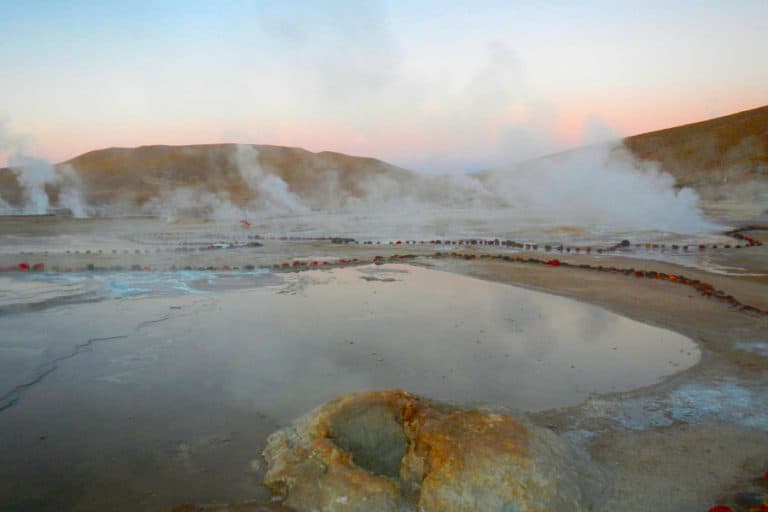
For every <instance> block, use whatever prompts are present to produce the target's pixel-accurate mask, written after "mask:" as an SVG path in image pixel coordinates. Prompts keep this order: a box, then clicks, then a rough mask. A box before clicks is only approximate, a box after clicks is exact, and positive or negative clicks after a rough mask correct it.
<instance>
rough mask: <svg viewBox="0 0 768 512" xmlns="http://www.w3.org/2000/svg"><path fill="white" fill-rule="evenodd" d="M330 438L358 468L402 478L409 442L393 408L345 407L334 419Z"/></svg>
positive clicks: (383, 406)
mask: <svg viewBox="0 0 768 512" xmlns="http://www.w3.org/2000/svg"><path fill="white" fill-rule="evenodd" d="M331 435H332V438H333V441H334V442H335V443H336V445H337V446H338V447H339V448H341V449H342V450H344V451H345V452H347V453H349V454H351V455H352V461H353V462H354V463H355V465H357V466H358V467H360V468H362V469H364V470H366V471H369V472H371V473H373V474H376V475H381V476H387V477H390V478H393V479H397V478H399V476H400V465H401V462H402V459H403V455H404V454H405V448H406V444H407V441H406V438H405V434H404V433H403V424H402V419H401V418H400V417H399V414H397V413H395V412H394V411H393V410H392V409H391V408H389V407H387V406H386V405H383V404H355V405H352V406H349V407H345V408H343V409H342V410H340V411H339V412H338V413H337V414H336V415H335V416H334V417H333V418H332V419H331Z"/></svg>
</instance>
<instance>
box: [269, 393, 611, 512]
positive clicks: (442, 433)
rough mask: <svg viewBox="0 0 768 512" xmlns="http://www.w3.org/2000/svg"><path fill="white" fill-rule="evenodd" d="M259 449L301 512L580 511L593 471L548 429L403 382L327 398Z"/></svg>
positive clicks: (274, 480)
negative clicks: (417, 392) (431, 395)
mask: <svg viewBox="0 0 768 512" xmlns="http://www.w3.org/2000/svg"><path fill="white" fill-rule="evenodd" d="M264 455H265V457H266V459H267V462H268V463H269V471H268V472H267V475H266V477H265V483H266V485H267V486H269V487H270V488H271V489H272V491H273V492H274V493H276V494H278V495H280V496H282V497H283V498H284V499H285V501H284V503H285V504H286V505H287V506H290V507H292V508H295V509H296V510H298V511H329V512H331V511H332V512H349V511H400V510H407V509H411V510H419V511H423V512H438V511H440V512H459V511H461V512H465V511H466V512H470V511H472V512H484V511H515V512H534V511H536V512H539V511H541V512H543V511H548V510H552V511H559V510H568V511H573V512H578V511H582V510H590V502H589V497H588V495H589V492H587V490H586V486H587V485H592V484H593V483H594V482H596V481H599V479H600V474H599V472H598V471H597V470H595V469H594V468H593V467H592V466H591V465H590V464H588V463H587V462H585V461H584V460H582V459H580V458H579V457H577V456H576V455H575V454H574V453H573V452H572V451H571V449H570V448H569V447H568V446H567V445H566V444H565V443H564V442H563V441H562V440H561V439H560V438H559V437H558V436H557V435H555V434H554V433H552V432H550V431H549V430H546V429H541V428H538V427H535V426H533V425H531V424H529V423H527V422H526V421H524V420H521V419H515V418H512V417H509V416H505V415H501V414H497V413H493V412H486V411H480V410H469V409H462V408H457V407H453V406H449V405H445V404H440V403H436V402H433V401H430V400H427V399H424V398H420V397H417V396H414V395H411V394H408V393H405V392H402V391H380V392H366V393H359V394H353V395H348V396H344V397H341V398H338V399H336V400H333V401H331V402H328V403H326V404H324V405H322V406H320V407H319V408H317V409H315V410H314V411H312V412H311V413H310V414H309V415H307V416H305V417H303V418H301V419H300V420H298V421H296V422H295V423H294V424H293V425H291V426H289V427H286V428H284V429H282V430H280V431H278V432H276V433H274V434H272V435H271V436H270V437H269V439H268V441H267V448H266V449H265V451H264Z"/></svg>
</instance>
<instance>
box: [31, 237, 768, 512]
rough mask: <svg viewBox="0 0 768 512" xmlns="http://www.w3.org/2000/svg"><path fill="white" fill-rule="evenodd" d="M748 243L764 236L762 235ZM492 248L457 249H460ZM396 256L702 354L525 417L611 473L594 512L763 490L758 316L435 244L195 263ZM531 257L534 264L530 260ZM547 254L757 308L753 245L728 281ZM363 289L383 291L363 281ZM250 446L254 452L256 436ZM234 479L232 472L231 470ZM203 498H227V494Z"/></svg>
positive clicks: (655, 287)
mask: <svg viewBox="0 0 768 512" xmlns="http://www.w3.org/2000/svg"><path fill="white" fill-rule="evenodd" d="M753 235H754V236H755V237H761V238H762V239H763V240H765V238H766V236H765V235H766V233H765V232H754V233H753ZM494 250H495V249H493V248H490V249H489V248H487V247H482V248H480V247H478V248H473V247H470V248H461V251H462V252H468V253H481V252H490V251H494ZM395 253H399V254H404V253H411V254H414V255H417V256H418V255H421V256H420V257H417V258H415V259H414V260H412V261H410V262H409V263H410V264H413V265H419V266H427V267H431V268H435V269H438V270H443V271H447V272H453V273H457V274H461V275H464V276H468V277H474V278H479V279H483V280H487V281H492V282H495V283H506V284H514V285H517V286H523V287H527V288H531V289H535V290H539V291H546V292H548V293H553V294H556V295H562V296H566V297H570V298H575V299H577V300H580V301H583V302H587V303H591V304H594V305H597V306H600V307H601V308H604V309H607V310H610V311H613V312H616V313H618V314H620V315H622V316H624V317H627V318H631V319H634V320H637V321H640V322H643V323H646V324H650V325H654V326H658V327H662V328H664V329H669V330H672V331H674V332H677V333H680V334H682V335H684V336H686V337H689V338H690V339H692V340H694V341H695V342H696V343H697V344H698V347H699V350H700V351H701V359H700V361H699V362H698V364H696V365H695V366H693V367H691V368H689V369H687V370H685V371H682V372H680V373H677V374H674V375H672V376H670V377H667V378H666V379H665V380H664V381H663V382H661V383H657V384H649V385H646V386H644V387H642V388H640V389H635V390H632V391H629V392H625V393H605V394H601V395H597V396H592V397H591V398H588V399H587V400H586V401H585V402H583V403H581V404H578V405H573V406H568V407H564V408H557V409H552V410H547V411H539V412H534V413H532V414H531V418H532V419H533V421H535V422H536V423H538V424H540V425H543V426H548V427H549V428H552V429H553V430H555V431H557V432H558V433H560V434H561V435H562V436H563V437H564V438H565V439H568V440H569V441H570V442H572V443H574V444H575V445H576V446H579V447H581V448H583V449H584V450H586V451H587V452H588V453H589V454H590V455H591V456H592V457H593V459H594V460H596V461H598V462H600V463H602V464H604V465H605V466H606V467H608V468H610V469H611V470H612V473H613V474H614V475H615V480H614V486H613V489H612V491H611V492H610V493H609V495H607V496H606V497H605V499H604V501H603V503H604V506H603V507H601V510H606V511H607V510H616V509H617V508H620V509H622V510H628V511H633V510H637V511H641V510H649V509H653V510H660V511H665V510H669V511H673V510H674V511H677V510H706V509H707V508H708V507H710V506H712V505H713V504H715V502H718V501H724V500H726V499H727V498H728V497H729V496H731V495H732V494H733V493H734V492H736V491H744V490H761V491H762V492H766V489H765V488H764V485H765V484H761V483H759V482H758V481H756V480H755V479H756V477H758V476H760V475H762V474H763V473H764V472H765V471H766V470H768V467H767V466H768V413H766V411H768V317H766V316H765V315H762V316H761V315H756V314H750V313H746V312H743V311H740V310H737V309H734V308H730V307H728V306H727V305H725V304H723V303H721V302H718V301H716V300H713V299H712V298H706V297H701V296H700V295H698V294H697V293H696V292H695V290H693V289H692V288H690V287H687V286H680V285H676V284H673V283H669V282H665V281H659V280H649V279H637V278H635V277H630V276H624V275H616V274H609V273H602V272H596V271H592V270H583V269H577V268H562V267H559V268H551V267H546V266H541V265H530V264H525V263H514V262H507V261H498V260H483V259H475V260H471V261H464V260H460V259H453V258H452V259H435V258H432V257H429V256H430V255H432V254H434V248H430V247H416V246H415V247H399V246H398V247H391V246H387V247H385V246H373V247H367V246H345V245H334V244H329V243H327V242H304V243H300V242H290V243H289V242H280V241H268V242H265V244H264V247H263V248H262V249H259V251H258V252H256V251H252V252H249V253H248V255H247V256H244V255H243V254H236V251H235V252H227V251H221V252H218V253H216V254H211V255H206V258H208V260H207V261H210V262H212V263H211V264H215V265H242V264H244V262H245V261H249V262H254V263H255V264H264V265H272V264H274V263H279V262H281V261H283V260H291V259H295V258H303V259H310V260H311V259H314V258H327V259H332V258H358V259H360V260H366V261H370V260H371V259H372V258H373V257H374V256H377V255H382V256H385V257H389V256H391V255H392V254H395ZM518 254H524V255H525V253H518ZM729 254H732V255H733V256H732V257H731V256H729ZM530 255H531V256H534V257H541V254H540V253H535V252H534V253H531V254H530ZM60 257H61V258H67V257H68V258H71V260H72V261H73V263H84V262H85V261H86V256H85V255H81V256H77V257H75V256H74V255H68V256H64V255H62V256H60ZM105 257H106V256H105ZM142 257H143V256H142ZM192 257H193V258H194V257H196V256H192ZM557 257H558V258H559V259H561V260H562V261H570V262H573V263H577V264H578V263H581V262H587V263H592V264H594V262H595V261H599V262H600V263H599V264H603V265H614V264H615V265H616V266H621V267H632V268H644V269H652V270H656V271H662V272H666V273H669V274H685V275H686V276H688V277H690V278H696V279H702V280H705V281H707V282H710V283H712V284H713V285H715V286H716V287H717V288H720V289H723V290H725V291H726V292H727V293H729V294H732V295H733V296H735V297H736V298H737V299H739V300H741V301H742V302H744V303H748V304H751V305H754V306H756V307H758V308H760V309H768V281H767V280H766V277H765V273H766V269H768V257H767V256H766V252H765V250H764V249H763V248H750V249H745V250H742V252H738V253H736V252H733V253H723V256H722V258H723V261H722V262H723V263H724V264H725V265H732V266H734V267H735V266H738V267H739V268H741V269H743V270H744V272H740V273H739V274H738V275H722V274H713V273H711V272H707V271H705V270H698V269H695V268H691V267H690V266H680V265H677V264H674V263H668V262H655V261H654V262H649V261H648V260H645V259H632V258H630V257H613V256H610V257H609V256H602V257H600V258H599V259H596V258H595V257H593V256H584V255H558V256H557ZM94 258H96V255H88V256H87V259H90V260H93V259H94ZM153 258H157V259H156V260H155V262H156V263H155V264H158V265H159V264H166V263H167V262H170V261H172V260H173V256H172V255H171V256H167V257H166V256H164V255H159V256H153ZM166 258H167V259H166ZM294 275H295V276H301V275H304V274H303V273H296V274H294ZM370 284H372V285H378V286H387V285H389V284H391V283H388V282H376V281H372V282H371V283H370ZM87 413H88V414H89V413H90V412H87ZM84 414H86V412H84ZM275 423H279V421H275ZM264 434H266V433H264ZM41 435H43V434H41ZM259 435H261V434H259ZM259 435H256V436H255V437H256V438H258V437H259ZM29 436H30V440H28V441H27V442H28V443H30V444H29V445H30V446H31V444H33V443H32V438H33V437H34V434H32V433H30V434H29ZM38 442H42V441H39V440H38ZM253 443H254V446H256V445H257V444H258V440H254V441H253ZM30 449H31V448H30ZM256 451H258V450H256ZM72 456H74V454H72ZM239 471H240V473H242V468H240V469H239ZM254 480H255V479H254ZM251 483H253V482H251ZM761 486H763V487H761ZM246 487H247V485H246ZM255 488H256V487H254V489H255ZM256 497H258V496H256ZM230 499H231V500H232V501H238V500H239V499H240V498H238V497H235V496H232V497H231V498H230ZM201 500H202V501H206V500H205V499H204V498H196V497H195V495H194V493H191V495H190V496H189V499H188V500H185V501H191V502H194V501H198V502H199V501H201ZM209 501H210V500H209ZM213 501H227V497H217V498H216V499H215V500H213ZM30 510H32V508H30ZM40 510H45V509H40Z"/></svg>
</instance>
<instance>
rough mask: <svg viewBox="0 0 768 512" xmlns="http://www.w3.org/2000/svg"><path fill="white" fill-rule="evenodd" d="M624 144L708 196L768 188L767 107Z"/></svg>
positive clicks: (668, 130)
mask: <svg viewBox="0 0 768 512" xmlns="http://www.w3.org/2000/svg"><path fill="white" fill-rule="evenodd" d="M624 145H625V147H626V148H628V149H629V150H630V151H631V152H632V154H633V155H634V156H635V158H638V159H640V160H653V161H657V162H659V164H660V165H661V169H662V170H663V171H665V172H668V173H670V174H671V175H673V176H674V177H675V179H676V180H677V184H678V185H679V186H687V187H692V188H694V189H697V190H698V191H699V193H700V194H702V196H704V197H706V198H708V199H718V198H720V197H727V196H730V195H732V194H733V193H734V192H742V193H745V192H748V191H749V190H750V189H751V190H752V191H757V190H758V189H764V188H765V187H766V186H768V106H765V107H760V108H756V109H753V110H747V111H744V112H739V113H737V114H731V115H728V116H724V117H718V118H716V119H710V120H708V121H702V122H699V123H693V124H687V125H684V126H677V127H675V128H669V129H666V130H659V131H655V132H650V133H644V134H641V135H635V136H633V137H627V138H626V139H624Z"/></svg>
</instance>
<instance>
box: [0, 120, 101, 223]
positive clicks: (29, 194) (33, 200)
mask: <svg viewBox="0 0 768 512" xmlns="http://www.w3.org/2000/svg"><path fill="white" fill-rule="evenodd" d="M0 150H2V151H7V152H8V153H9V156H8V166H9V167H10V168H11V170H12V171H13V172H14V173H15V174H16V179H17V181H18V183H19V185H20V186H21V187H22V189H23V191H24V203H23V204H22V205H21V208H20V209H12V208H10V206H9V205H8V204H7V202H5V201H3V204H0V209H3V210H7V211H10V212H12V213H21V214H45V213H48V212H49V211H50V207H51V204H50V198H49V196H48V191H47V190H46V185H53V186H55V187H57V188H58V189H59V205H60V206H61V207H64V208H68V209H69V210H70V211H71V212H72V215H73V216H75V217H87V216H88V215H87V207H86V204H85V201H84V200H83V196H82V192H81V190H82V187H81V184H80V180H79V177H78V175H77V174H76V173H75V172H74V171H73V170H72V168H70V167H69V166H61V167H60V168H56V167H54V166H53V165H51V163H50V162H48V161H47V160H45V159H43V158H39V157H36V156H32V155H30V154H28V152H27V151H26V149H25V144H24V139H23V138H21V137H18V136H13V135H11V134H10V133H9V132H8V131H7V130H6V129H5V126H4V125H3V124H0Z"/></svg>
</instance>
